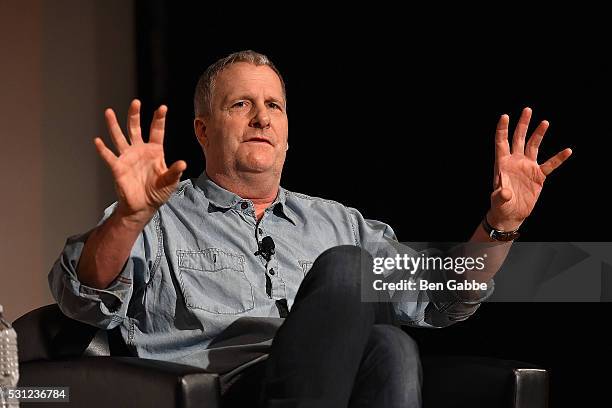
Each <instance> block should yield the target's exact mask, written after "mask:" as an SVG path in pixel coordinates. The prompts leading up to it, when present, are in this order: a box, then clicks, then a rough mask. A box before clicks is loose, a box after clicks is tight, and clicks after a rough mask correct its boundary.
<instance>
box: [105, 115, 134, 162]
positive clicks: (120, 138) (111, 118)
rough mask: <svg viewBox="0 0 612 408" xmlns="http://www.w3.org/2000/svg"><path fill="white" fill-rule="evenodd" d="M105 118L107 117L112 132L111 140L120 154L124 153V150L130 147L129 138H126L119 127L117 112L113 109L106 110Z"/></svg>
mask: <svg viewBox="0 0 612 408" xmlns="http://www.w3.org/2000/svg"><path fill="white" fill-rule="evenodd" d="M104 118H105V119H106V127H107V128H108V132H109V133H110V136H111V140H112V141H113V143H114V144H115V147H116V148H117V150H118V151H119V154H121V153H123V151H124V150H125V149H127V148H128V147H130V145H129V144H128V142H127V140H125V136H124V135H123V132H122V131H121V127H119V123H118V122H117V116H116V115H115V112H114V111H113V110H112V109H107V110H105V111H104Z"/></svg>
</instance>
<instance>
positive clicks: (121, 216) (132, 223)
mask: <svg viewBox="0 0 612 408" xmlns="http://www.w3.org/2000/svg"><path fill="white" fill-rule="evenodd" d="M153 215H155V211H139V212H136V213H130V212H128V211H125V209H124V208H123V206H122V205H121V204H118V205H117V208H115V212H114V214H113V217H114V219H115V222H116V223H118V224H119V225H121V226H122V227H123V228H126V229H128V230H134V231H139V232H140V231H142V230H143V229H144V227H145V226H146V225H147V224H148V223H149V221H151V218H153Z"/></svg>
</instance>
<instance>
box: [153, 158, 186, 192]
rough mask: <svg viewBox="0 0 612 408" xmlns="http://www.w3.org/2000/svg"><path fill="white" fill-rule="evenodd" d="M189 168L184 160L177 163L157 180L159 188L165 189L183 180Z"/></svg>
mask: <svg viewBox="0 0 612 408" xmlns="http://www.w3.org/2000/svg"><path fill="white" fill-rule="evenodd" d="M186 168H187V163H185V161H183V160H179V161H176V162H174V163H173V164H172V166H170V168H169V169H168V170H166V172H165V173H164V174H162V175H160V176H159V178H158V179H157V187H158V188H164V187H168V186H172V185H174V184H176V183H178V182H179V181H180V180H181V176H182V175H183V172H184V171H185V169H186Z"/></svg>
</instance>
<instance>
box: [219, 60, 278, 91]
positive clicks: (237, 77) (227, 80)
mask: <svg viewBox="0 0 612 408" xmlns="http://www.w3.org/2000/svg"><path fill="white" fill-rule="evenodd" d="M214 93H215V97H216V98H228V97H232V96H239V95H242V94H244V95H251V94H264V95H265V96H266V97H275V98H282V97H283V86H282V84H281V81H280V78H279V77H278V75H277V74H276V72H274V70H272V68H270V67H268V66H267V65H259V66H256V65H253V64H249V63H246V62H237V63H235V64H232V65H230V66H228V67H227V68H225V69H224V70H223V71H221V72H220V73H219V75H218V76H217V79H216V81H215V91H214Z"/></svg>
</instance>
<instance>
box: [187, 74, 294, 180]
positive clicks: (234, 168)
mask: <svg viewBox="0 0 612 408" xmlns="http://www.w3.org/2000/svg"><path fill="white" fill-rule="evenodd" d="M202 122H203V124H202V123H201V124H199V125H198V119H196V133H197V134H198V140H199V142H200V144H201V145H202V147H203V148H204V150H205V152H206V170H207V171H208V172H213V173H217V172H221V173H224V174H229V175H231V174H234V173H235V172H252V173H264V172H269V173H270V174H274V175H280V173H281V171H282V168H283V163H284V162H285V155H286V151H287V134H288V122H287V113H286V111H285V98H284V96H283V88H282V85H281V82H280V79H279V77H278V75H276V73H275V72H274V71H273V70H272V69H271V68H270V67H268V66H265V65H261V66H255V65H252V64H248V63H244V62H239V63H236V64H232V65H230V66H229V67H227V68H225V69H224V70H223V71H221V73H220V74H219V75H218V76H217V80H216V83H215V87H214V90H213V97H212V111H211V114H210V116H208V117H205V118H203V121H202ZM198 127H200V128H201V131H200V132H198Z"/></svg>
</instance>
